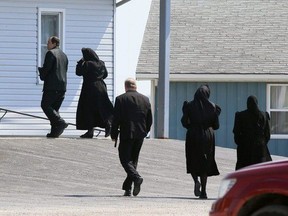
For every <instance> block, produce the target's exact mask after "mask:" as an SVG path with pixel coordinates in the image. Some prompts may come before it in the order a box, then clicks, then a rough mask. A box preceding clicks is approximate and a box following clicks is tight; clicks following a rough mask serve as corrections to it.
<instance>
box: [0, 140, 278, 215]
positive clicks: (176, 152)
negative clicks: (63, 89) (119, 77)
mask: <svg viewBox="0 0 288 216" xmlns="http://www.w3.org/2000/svg"><path fill="white" fill-rule="evenodd" d="M113 145H114V143H113V142H112V141H111V140H110V139H105V138H94V139H90V140H89V139H75V138H59V139H46V138H30V137H29V138H25V137H16V138H15V137H13V138H9V137H2V138H0V160H1V161H0V194H1V196H0V215H1V216H2V215H5V216H6V215H37V216H43V215H45V216H48V215H49V216H51V215H63V216H68V215H69V216H71V215H72V216H73V215H75V216H76V215H77V216H79V215H80V216H81V215H85V216H86V215H109V216H110V215H117V216H118V215H123V216H124V215H125V216H127V215H150V216H151V215H195V216H198V215H208V212H209V209H210V207H211V204H212V203H213V201H214V200H215V199H216V197H217V191H218V186H219V182H220V180H221V178H223V177H224V176H225V175H226V174H227V173H229V172H231V171H233V169H234V166H235V159H236V154H235V150H232V149H224V148H219V147H217V149H216V160H217V163H218V166H219V170H220V172H221V175H220V176H217V177H210V178H209V179H208V188H207V192H208V197H209V199H208V200H199V199H197V198H195V197H194V195H193V182H192V178H191V176H189V175H188V174H186V168H185V157H184V155H185V154H184V142H183V141H179V140H156V139H147V140H145V143H144V145H143V149H142V152H141V154H140V160H139V167H138V170H139V172H140V174H141V175H142V176H143V178H144V182H143V185H142V190H141V192H140V194H139V195H138V196H137V197H123V196H122V194H123V191H122V190H121V185H122V181H123V179H124V178H125V173H124V170H123V169H122V167H121V166H120V163H119V159H118V153H117V149H115V148H114V146H113ZM273 159H275V160H278V159H283V157H276V156H275V157H273Z"/></svg>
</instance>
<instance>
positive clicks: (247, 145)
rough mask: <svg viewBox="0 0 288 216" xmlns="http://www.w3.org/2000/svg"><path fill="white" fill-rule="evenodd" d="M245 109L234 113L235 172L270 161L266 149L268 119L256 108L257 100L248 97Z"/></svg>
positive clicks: (268, 131)
mask: <svg viewBox="0 0 288 216" xmlns="http://www.w3.org/2000/svg"><path fill="white" fill-rule="evenodd" d="M247 106H248V107H247V109H246V110H244V111H241V112H236V113H235V121H234V128H233V133H234V141H235V143H236V145H237V163H236V170H237V169H240V168H242V167H246V166H249V165H252V164H256V163H260V162H264V161H271V160H272V159H271V156H270V153H269V150H268V147H267V144H268V141H269V140H270V117H269V114H268V113H267V112H262V111H260V110H259V108H258V104H257V99H256V98H255V97H252V96H250V97H249V98H248V100H247Z"/></svg>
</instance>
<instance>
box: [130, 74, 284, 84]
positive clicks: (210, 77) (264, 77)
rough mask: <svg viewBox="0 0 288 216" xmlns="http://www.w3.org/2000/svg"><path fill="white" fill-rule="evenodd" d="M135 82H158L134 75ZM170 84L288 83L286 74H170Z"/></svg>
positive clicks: (146, 76) (153, 75) (156, 75)
mask: <svg viewBox="0 0 288 216" xmlns="http://www.w3.org/2000/svg"><path fill="white" fill-rule="evenodd" d="M136 78H137V80H158V74H143V73H141V74H136ZM169 78H170V81H172V82H269V83H272V82H285V83H286V82H288V77H287V74H170V76H169Z"/></svg>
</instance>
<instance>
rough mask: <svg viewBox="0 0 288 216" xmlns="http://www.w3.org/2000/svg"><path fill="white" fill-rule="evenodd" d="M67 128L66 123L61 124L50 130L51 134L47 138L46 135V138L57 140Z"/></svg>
mask: <svg viewBox="0 0 288 216" xmlns="http://www.w3.org/2000/svg"><path fill="white" fill-rule="evenodd" d="M67 127H68V124H67V123H66V122H63V123H61V124H60V125H57V126H55V128H53V129H52V130H51V133H50V134H49V136H48V134H47V137H52V138H58V137H59V136H60V135H61V134H62V133H63V131H64V130H65V128H67Z"/></svg>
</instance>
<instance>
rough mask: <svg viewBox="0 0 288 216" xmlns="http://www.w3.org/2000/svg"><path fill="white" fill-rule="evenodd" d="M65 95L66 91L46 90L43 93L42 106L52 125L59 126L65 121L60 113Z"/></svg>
mask: <svg viewBox="0 0 288 216" xmlns="http://www.w3.org/2000/svg"><path fill="white" fill-rule="evenodd" d="M64 97H65V91H44V92H43V95H42V101H41V108H42V110H43V112H44V113H45V115H46V116H47V118H48V119H49V120H50V124H51V126H52V127H53V126H57V125H59V124H61V123H63V122H65V121H64V120H63V119H62V118H61V116H60V115H59V109H60V107H61V104H62V102H63V100H64Z"/></svg>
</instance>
